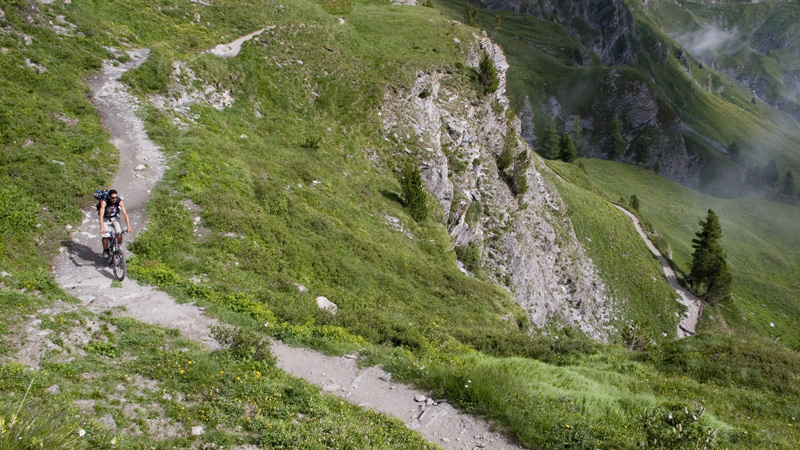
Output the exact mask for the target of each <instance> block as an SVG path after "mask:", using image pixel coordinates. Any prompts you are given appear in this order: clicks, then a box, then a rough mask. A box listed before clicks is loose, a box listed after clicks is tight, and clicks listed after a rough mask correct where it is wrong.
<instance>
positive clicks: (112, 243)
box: [108, 226, 127, 281]
mask: <svg viewBox="0 0 800 450" xmlns="http://www.w3.org/2000/svg"><path fill="white" fill-rule="evenodd" d="M108 233H109V235H110V237H109V238H108V239H109V242H108V265H109V266H111V269H112V271H113V272H114V278H116V279H117V280H119V281H122V280H124V279H125V274H126V273H127V267H126V265H125V254H124V253H123V252H122V246H121V245H119V241H118V240H117V236H118V235H119V234H125V232H124V231H123V232H122V233H117V230H115V229H114V227H113V226H112V227H110V229H109V230H108Z"/></svg>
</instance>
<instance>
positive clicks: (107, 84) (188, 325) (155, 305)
mask: <svg viewBox="0 0 800 450" xmlns="http://www.w3.org/2000/svg"><path fill="white" fill-rule="evenodd" d="M148 53H149V51H148V50H134V51H131V52H130V53H129V54H130V56H131V60H130V61H128V62H127V63H125V64H120V65H119V66H116V67H115V66H113V65H111V64H109V63H108V62H106V63H105V64H104V65H103V71H102V72H100V73H98V74H96V75H94V76H93V77H92V78H90V79H89V80H88V82H89V87H90V88H91V90H92V103H94V105H95V107H97V109H98V111H99V112H100V117H101V118H102V120H103V125H104V126H105V127H106V129H107V130H108V132H109V133H110V134H111V143H112V144H114V145H115V146H116V147H117V148H118V149H119V153H120V162H119V170H118V171H117V175H116V176H115V177H114V182H113V184H112V187H113V188H114V189H117V190H118V191H119V193H120V196H121V197H122V198H123V200H124V203H125V209H126V210H127V211H128V214H129V216H130V219H131V228H132V229H133V232H134V233H135V232H138V231H141V230H142V228H143V227H144V226H145V216H144V209H145V206H146V205H147V201H148V200H149V199H150V191H151V190H152V189H153V187H154V186H155V184H156V183H157V182H158V180H160V179H161V176H162V175H163V173H164V158H163V156H162V154H161V152H160V151H159V147H158V146H157V145H156V144H155V143H153V142H152V141H151V140H150V139H148V137H147V134H146V133H145V129H144V123H143V122H142V120H141V119H140V118H139V117H137V116H136V110H137V108H138V106H137V103H138V101H137V100H136V98H135V97H133V96H132V95H130V94H129V93H128V92H127V90H126V89H125V87H124V85H123V84H122V83H120V82H119V77H120V76H122V74H123V73H125V71H127V70H130V69H133V68H135V67H138V66H139V65H140V64H142V63H143V62H144V60H145V59H146V58H147V55H148ZM98 187H99V186H98ZM123 226H124V224H123ZM126 240H130V236H126ZM101 252H102V245H101V243H100V226H99V223H98V220H97V211H96V210H95V209H94V208H93V207H92V208H91V209H89V210H86V211H84V218H83V223H82V224H81V226H80V227H79V228H78V229H77V230H75V231H74V232H73V234H72V241H71V242H70V243H69V245H68V246H63V247H62V248H61V253H60V254H59V255H58V256H57V257H56V259H55V261H54V264H53V270H54V272H55V277H56V281H58V283H59V284H60V285H61V287H63V288H64V289H65V290H66V291H67V292H69V293H70V294H71V295H72V296H74V297H77V298H79V299H81V300H82V301H83V304H84V305H85V306H86V307H87V308H89V309H90V310H92V311H94V312H102V311H105V310H107V309H112V308H116V307H124V309H125V311H120V312H119V314H123V315H128V316H131V317H135V318H136V319H138V320H141V321H142V322H146V323H150V324H155V325H160V326H164V327H168V328H178V329H180V330H181V332H182V333H183V334H184V335H186V336H187V337H190V338H192V339H195V340H198V341H201V342H205V343H206V344H207V345H208V346H209V347H212V348H213V347H216V343H215V341H214V340H213V339H211V337H210V335H209V327H210V326H211V325H213V324H215V323H216V320H214V319H211V318H209V317H207V316H206V315H205V314H203V312H202V311H200V310H199V309H198V308H196V307H193V306H190V305H181V304H178V303H176V302H175V301H174V300H173V299H172V298H171V297H170V296H169V295H167V294H166V293H164V292H161V291H158V290H156V289H153V288H152V287H150V286H145V285H140V284H139V283H137V282H136V281H133V280H129V279H126V280H125V281H123V282H122V287H119V288H113V287H111V281H112V280H113V279H114V275H113V274H112V272H111V269H110V267H109V266H108V264H107V263H106V262H105V261H104V260H103V258H102V256H101V254H100V253H101Z"/></svg>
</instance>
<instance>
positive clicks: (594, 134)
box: [441, 0, 800, 197]
mask: <svg viewBox="0 0 800 450" xmlns="http://www.w3.org/2000/svg"><path fill="white" fill-rule="evenodd" d="M441 4H442V8H443V9H445V10H446V11H448V14H450V15H451V17H454V18H458V19H463V10H464V8H465V2H463V1H460V0H444V1H443V3H441ZM667 4H668V2H649V3H647V4H643V3H641V4H640V3H638V2H628V3H625V2H621V1H612V0H603V1H589V0H586V1H576V2H540V1H532V2H521V1H517V0H486V1H483V2H481V3H480V6H481V8H483V9H479V11H478V14H477V20H478V23H479V26H481V27H482V28H484V29H485V30H490V31H491V32H492V34H493V36H494V38H495V39H496V40H497V41H498V42H499V43H500V44H501V45H502V46H503V47H504V49H505V50H506V53H507V54H508V58H509V61H510V62H511V66H512V69H511V75H510V77H509V78H510V79H509V91H510V94H511V97H512V102H513V103H514V105H515V108H516V109H517V111H520V113H521V115H522V116H523V119H524V120H523V124H526V127H525V130H524V131H525V136H526V139H527V140H528V142H529V143H531V144H532V145H533V146H534V147H535V148H536V149H537V151H539V152H540V153H542V154H544V155H545V156H547V155H548V154H551V155H552V154H553V153H554V151H553V149H552V147H553V146H554V144H553V143H554V141H553V139H552V138H551V137H550V135H551V134H553V130H555V132H556V133H561V132H564V131H566V132H569V133H570V134H571V135H572V136H573V140H575V141H576V142H578V143H579V144H580V145H579V147H580V150H581V151H582V153H583V154H584V155H587V156H593V157H599V158H604V159H612V160H618V161H622V162H627V163H633V164H638V165H642V166H645V167H648V168H650V169H653V170H655V171H657V172H659V173H660V174H662V175H664V176H666V177H667V178H669V179H671V180H674V181H678V182H681V183H682V184H684V185H686V186H690V187H694V188H698V189H701V190H704V191H706V192H709V193H712V194H714V195H720V196H726V197H730V196H737V195H742V194H744V193H747V192H752V191H755V192H760V193H762V194H766V195H772V192H773V191H772V189H773V188H774V186H772V185H770V183H764V182H762V180H761V179H760V174H761V172H762V171H763V170H764V168H765V166H766V165H767V164H768V163H769V162H770V161H775V163H776V164H777V166H778V167H779V168H780V170H781V171H785V170H794V171H798V169H799V168H800V153H798V151H797V149H798V148H800V129H798V127H797V124H796V123H794V121H793V120H792V119H791V118H790V117H789V116H787V115H786V114H784V113H782V112H780V111H778V110H777V109H775V108H773V107H772V106H770V105H769V104H767V103H763V102H761V101H758V100H756V101H753V100H754V99H753V94H752V93H751V90H750V88H749V87H746V86H745V85H743V84H741V83H740V82H739V81H737V79H734V78H732V77H731V76H730V75H736V74H733V73H732V72H731V71H730V70H723V69H724V68H723V67H720V66H719V65H718V64H715V65H713V66H709V65H707V64H705V63H704V62H702V60H701V59H699V57H698V58H696V57H695V56H693V55H692V53H691V51H690V50H688V49H689V48H693V47H692V46H690V45H689V43H687V47H686V48H684V47H683V46H682V45H681V44H680V43H679V42H678V41H677V40H676V39H677V38H679V37H680V36H678V35H676V34H675V33H672V32H671V29H670V27H669V26H668V25H669V24H672V23H676V22H680V21H681V20H682V19H681V18H680V17H679V15H678V14H677V12H676V11H675V8H677V7H673V6H670V7H669V8H668V7H667V6H659V5H667ZM770 5H772V7H774V9H775V11H774V14H772V15H771V16H770V17H772V19H771V22H767V24H771V25H770V27H771V28H775V27H778V26H779V25H777V24H776V23H774V22H776V21H777V20H778V18H780V17H783V16H782V15H781V11H783V9H786V8H787V7H786V6H784V5H783V4H772V3H770ZM772 7H770V8H772ZM658 8H661V9H658ZM761 8H762V9H765V8H767V6H766V5H765V6H761ZM792 8H793V7H792ZM770 11H771V10H770ZM495 17H499V18H500V19H501V22H500V26H499V27H497V29H493V28H492V23H493V21H494V18H495ZM768 28H769V27H767V25H766V24H765V25H764V26H762V27H760V28H759V29H758V30H757V31H758V32H756V31H754V32H753V36H754V37H753V39H754V42H755V40H758V42H761V44H760V45H761V47H764V46H765V45H767V43H769V45H770V46H776V45H779V44H778V43H777V42H778V41H776V38H770V37H768V35H769V33H767V32H766V31H765V30H766V29H768ZM790 28H791V27H790ZM681 42H685V41H681ZM779 42H784V43H789V44H792V43H793V42H794V40H792V39H791V33H789V35H788V36H785V39H783V40H780V41H779ZM754 45H755V44H754ZM792 45H793V44H792ZM792 48H793V47H792V46H791V45H789V46H787V47H786V48H785V49H782V50H781V51H782V52H786V53H787V54H788V53H791V51H793V50H792ZM770 51H773V52H774V51H775V50H770ZM782 55H783V54H782ZM728 59H730V58H728ZM783 60H785V61H786V62H785V63H783V65H782V66H776V65H775V64H771V65H770V64H766V65H764V64H762V65H764V67H766V68H768V69H769V71H767V72H764V71H762V74H761V75H758V77H756V78H757V79H758V80H759V82H762V83H763V82H764V80H767V81H768V80H770V79H771V78H770V77H768V76H767V74H772V75H770V76H771V77H772V78H775V77H776V76H777V75H775V73H780V77H778V78H780V79H781V80H789V81H790V80H791V79H792V78H793V75H792V73H794V72H792V71H791V70H790V69H791V68H792V67H794V66H793V65H792V64H793V63H792V62H791V61H793V60H792V59H791V58H784V59H783ZM759 61H760V60H759ZM759 64H760V63H759ZM620 65H622V66H620ZM714 67H718V68H720V71H717V70H715V69H714ZM783 69H786V72H785V73H783V72H782V70H783ZM743 73H744V72H743ZM726 74H730V75H726ZM778 78H775V79H776V80H777V79H778ZM754 79H755V78H754ZM741 81H746V80H744V79H742V80H741ZM789 81H786V83H789ZM768 84H769V83H768ZM773 84H774V83H773ZM773 84H769V85H770V86H772V85H773ZM790 84H791V83H789V85H790ZM776 86H777V85H776ZM787 86H788V85H787ZM775 89H778V88H775ZM781 89H782V88H781ZM778 90H779V91H780V92H784V91H787V90H786V89H784V90H783V91H781V90H780V89H778ZM776 92H777V91H776ZM787 92H788V91H787ZM787 95H788V94H787ZM784 97H785V98H786V99H789V98H790V96H789V97H787V96H784ZM765 100H766V101H770V100H768V99H767V98H766V96H765ZM787 101H788V100H787ZM784 103H785V102H784ZM772 104H774V105H775V106H776V107H781V105H780V104H779V102H777V101H776V102H772ZM787 104H788V103H787ZM784 109H786V108H784ZM525 119H527V120H525ZM615 135H618V136H621V138H620V139H616V140H615V139H612V137H613V136H615ZM551 157H552V156H551Z"/></svg>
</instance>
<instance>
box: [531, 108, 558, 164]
mask: <svg viewBox="0 0 800 450" xmlns="http://www.w3.org/2000/svg"><path fill="white" fill-rule="evenodd" d="M536 125H537V127H536V128H537V130H536V135H537V136H538V146H537V147H538V148H537V151H538V152H539V154H540V155H542V156H544V157H545V158H547V159H556V158H558V145H559V138H558V132H557V131H556V123H555V118H554V117H553V115H552V114H550V113H548V112H545V113H544V114H542V118H541V119H540V120H539V122H538V123H537V124H536Z"/></svg>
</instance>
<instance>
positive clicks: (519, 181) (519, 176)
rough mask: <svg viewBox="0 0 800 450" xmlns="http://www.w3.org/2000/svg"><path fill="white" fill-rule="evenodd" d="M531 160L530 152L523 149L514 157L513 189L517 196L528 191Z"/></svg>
mask: <svg viewBox="0 0 800 450" xmlns="http://www.w3.org/2000/svg"><path fill="white" fill-rule="evenodd" d="M530 164H531V161H530V159H529V158H528V152H527V151H526V150H522V151H521V152H519V153H518V154H517V156H516V157H515V158H514V179H513V186H512V190H513V191H514V194H515V195H517V196H522V195H525V193H526V192H528V167H530Z"/></svg>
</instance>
